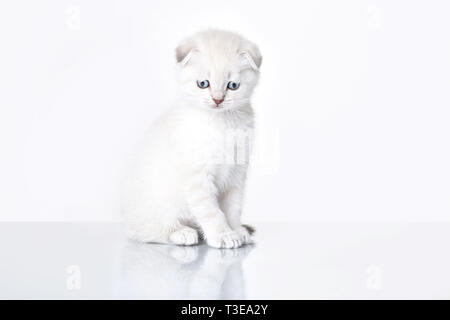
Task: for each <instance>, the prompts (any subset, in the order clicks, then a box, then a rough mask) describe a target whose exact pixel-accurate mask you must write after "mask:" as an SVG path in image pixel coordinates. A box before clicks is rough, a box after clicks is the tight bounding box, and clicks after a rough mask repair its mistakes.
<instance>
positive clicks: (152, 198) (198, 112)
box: [123, 30, 262, 248]
mask: <svg viewBox="0 0 450 320" xmlns="http://www.w3.org/2000/svg"><path fill="white" fill-rule="evenodd" d="M176 60H177V75H178V92H177V95H176V101H175V103H174V104H173V105H172V106H171V108H169V109H168V110H167V111H166V112H165V113H164V114H163V115H162V116H161V117H160V118H159V119H158V120H157V121H156V122H155V123H154V124H153V126H152V128H151V130H150V133H149V135H148V137H147V139H146V141H145V144H144V147H143V149H142V153H141V154H140V155H139V156H138V158H137V164H136V166H135V167H134V169H133V170H132V173H131V175H130V179H129V180H128V182H127V184H126V187H125V198H124V201H123V212H124V215H125V219H126V229H127V233H128V235H129V237H130V238H132V239H135V240H138V241H143V242H158V243H172V244H177V245H194V244H197V243H198V241H199V238H201V237H200V234H199V231H200V232H201V236H202V237H203V238H204V239H205V240H206V242H207V243H208V245H210V246H212V247H216V248H237V247H240V246H241V245H243V244H246V243H250V242H251V238H250V233H251V228H249V227H247V226H245V225H242V224H241V207H242V200H243V191H244V185H245V180H246V175H247V167H248V161H236V155H235V153H234V152H235V151H236V142H235V140H234V139H235V137H236V135H239V133H241V134H242V133H243V134H244V135H245V134H247V133H249V132H251V131H252V128H253V110H252V107H251V105H250V97H251V95H252V92H253V89H254V88H255V86H256V84H257V81H258V78H259V67H260V65H261V61H262V57H261V54H260V52H259V49H258V48H257V46H256V45H255V44H253V43H252V42H249V41H248V40H246V39H244V38H242V37H240V36H239V35H237V34H234V33H230V32H226V31H220V30H208V31H204V32H200V33H198V34H196V35H194V36H192V37H191V38H188V39H186V40H185V41H183V42H182V43H181V44H180V45H179V46H178V47H177V48H176ZM230 137H231V140H232V143H231V150H232V154H231V156H230V154H229V153H230V150H229V149H230V148H229V146H230V143H229V141H230ZM244 144H245V143H244ZM224 145H226V146H228V149H227V148H226V147H224ZM242 145H243V144H242V143H241V144H238V146H237V149H238V151H239V150H240V149H242V148H247V147H248V145H247V144H245V146H244V147H243V146H242ZM224 149H226V150H224ZM247 149H248V148H247ZM247 149H245V150H247ZM238 158H239V157H238ZM230 160H231V161H230Z"/></svg>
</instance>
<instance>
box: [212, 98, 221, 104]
mask: <svg viewBox="0 0 450 320" xmlns="http://www.w3.org/2000/svg"><path fill="white" fill-rule="evenodd" d="M213 101H214V103H215V104H217V105H219V104H221V103H222V102H223V98H222V99H215V98H213Z"/></svg>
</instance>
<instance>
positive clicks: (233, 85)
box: [227, 81, 239, 90]
mask: <svg viewBox="0 0 450 320" xmlns="http://www.w3.org/2000/svg"><path fill="white" fill-rule="evenodd" d="M227 87H228V89H230V90H237V89H238V88H239V82H233V81H230V82H228V86H227Z"/></svg>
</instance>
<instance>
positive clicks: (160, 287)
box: [120, 242, 252, 299]
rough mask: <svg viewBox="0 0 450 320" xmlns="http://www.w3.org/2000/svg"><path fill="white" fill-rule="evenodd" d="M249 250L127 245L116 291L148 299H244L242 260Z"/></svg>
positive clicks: (141, 244) (245, 247) (242, 248)
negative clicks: (119, 282)
mask: <svg viewBox="0 0 450 320" xmlns="http://www.w3.org/2000/svg"><path fill="white" fill-rule="evenodd" d="M251 249H252V246H244V247H241V248H238V249H215V248H210V247H207V246H206V245H203V246H192V247H181V246H169V245H157V244H143V243H131V242H130V243H128V244H127V245H126V246H125V248H124V251H123V255H122V267H123V270H122V271H123V272H122V279H121V280H122V281H121V284H122V285H121V288H120V292H121V293H122V294H124V295H125V296H128V297H130V296H131V297H134V298H148V299H244V298H245V292H244V291H245V290H244V278H243V274H242V261H243V259H244V258H245V257H246V256H247V254H248V253H249V252H250V251H251Z"/></svg>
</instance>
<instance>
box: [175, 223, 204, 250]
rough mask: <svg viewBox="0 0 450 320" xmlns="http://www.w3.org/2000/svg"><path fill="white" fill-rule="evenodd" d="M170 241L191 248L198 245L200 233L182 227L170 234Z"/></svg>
mask: <svg viewBox="0 0 450 320" xmlns="http://www.w3.org/2000/svg"><path fill="white" fill-rule="evenodd" d="M169 240H170V242H171V243H173V244H177V245H181V246H191V245H194V244H197V243H198V232H197V230H195V229H193V228H190V227H186V226H182V227H181V228H179V229H178V230H175V231H174V232H172V233H171V234H170V236H169Z"/></svg>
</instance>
